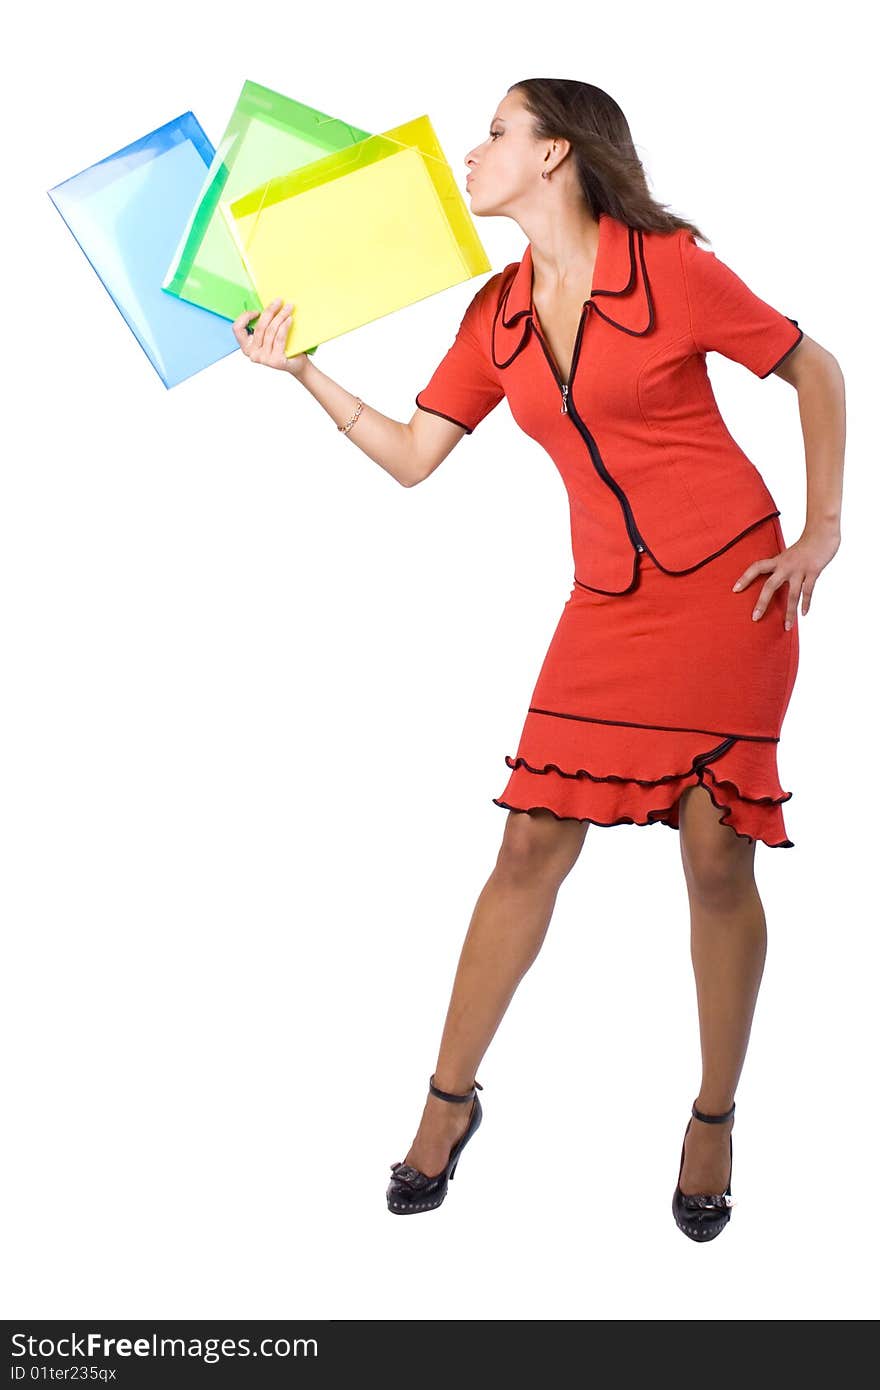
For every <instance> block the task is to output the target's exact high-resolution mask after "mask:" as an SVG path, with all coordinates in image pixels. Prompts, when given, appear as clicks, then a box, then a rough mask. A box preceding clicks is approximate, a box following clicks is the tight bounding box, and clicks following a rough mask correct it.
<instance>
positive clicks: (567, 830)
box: [495, 807, 589, 883]
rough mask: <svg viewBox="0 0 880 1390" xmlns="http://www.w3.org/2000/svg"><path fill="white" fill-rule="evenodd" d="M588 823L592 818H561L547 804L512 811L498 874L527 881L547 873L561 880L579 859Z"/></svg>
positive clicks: (505, 829) (499, 859)
mask: <svg viewBox="0 0 880 1390" xmlns="http://www.w3.org/2000/svg"><path fill="white" fill-rule="evenodd" d="M588 826H589V822H588V821H579V820H575V819H573V818H571V819H569V818H565V819H560V818H559V817H557V816H555V815H554V814H553V812H552V811H549V810H547V809H546V808H544V807H539V808H537V809H536V810H534V811H509V812H508V814H507V824H506V825H505V827H504V836H503V839H502V841H501V847H500V849H499V851H498V859H497V862H496V866H495V869H496V873H500V874H503V875H504V876H506V877H508V878H510V879H514V880H521V881H524V882H533V881H534V880H535V878H536V877H537V876H539V875H544V876H546V877H551V878H553V879H555V880H556V881H558V882H560V883H561V881H562V879H564V878H565V876H566V874H567V873H569V872H570V870H571V869H572V868H573V867H574V865H575V863H576V862H577V858H578V855H579V854H580V852H581V849H582V848H583V843H584V840H585V838H586V834H587V829H588Z"/></svg>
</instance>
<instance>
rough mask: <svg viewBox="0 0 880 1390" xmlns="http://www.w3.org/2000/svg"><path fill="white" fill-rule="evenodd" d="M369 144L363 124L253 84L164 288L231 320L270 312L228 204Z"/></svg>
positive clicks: (243, 96)
mask: <svg viewBox="0 0 880 1390" xmlns="http://www.w3.org/2000/svg"><path fill="white" fill-rule="evenodd" d="M367 138H368V132H367V131H365V130H360V129H359V128H358V127H357V126H353V125H349V124H348V123H347V122H345V121H341V120H337V119H336V118H335V117H334V116H328V115H326V114H325V113H324V112H323V111H316V110H315V109H314V107H311V106H305V105H304V104H303V103H302V102H299V101H294V100H293V99H292V98H291V97H285V96H282V95H281V94H280V93H279V92H273V91H271V90H270V89H269V88H268V87H261V86H259V85H258V83H256V82H245V84H244V86H243V87H242V89H241V93H240V95H239V98H238V101H237V102H236V105H235V110H234V111H233V113H232V115H231V117H230V119H229V123H228V125H227V127H226V130H225V133H224V135H223V138H222V140H221V141H220V143H219V145H218V146H217V152H216V155H215V156H214V159H213V160H212V162H211V165H210V167H209V169H208V173H207V176H206V178H205V182H204V185H203V187H202V189H201V192H200V194H199V197H198V199H197V201H196V203H195V206H194V208H193V210H192V214H191V216H190V218H189V220H188V222H187V224H186V228H185V230H184V232H183V236H182V237H181V240H180V243H179V245H178V247H177V250H176V252H175V253H174V257H173V259H172V261H171V263H170V265H169V267H168V271H167V274H166V276H165V279H164V280H163V282H162V289H163V290H166V291H167V292H168V293H169V294H173V295H177V297H178V298H179V299H185V300H188V301H189V303H190V304H198V305H200V306H201V308H203V309H210V310H211V311H212V312H213V313H215V314H220V315H221V316H222V317H223V318H226V319H235V318H237V317H238V315H239V314H241V313H243V311H244V310H245V309H252V310H254V311H258V310H260V309H262V308H264V307H265V306H264V305H263V304H262V302H261V300H260V297H259V295H258V293H257V291H256V289H255V287H254V285H253V282H252V280H251V278H250V276H249V275H248V272H247V270H246V269H245V267H244V264H243V263H242V258H241V254H240V252H239V249H238V247H237V245H236V243H235V240H234V239H233V237H232V236H231V235H230V232H229V228H228V226H227V224H226V220H225V218H224V217H223V216H222V212H221V204H222V203H226V202H229V200H230V199H233V198H238V197H241V196H242V195H244V194H246V193H249V192H250V191H251V189H253V188H255V187H257V186H259V185H261V184H263V183H265V182H266V181H267V180H268V179H271V178H274V177H276V176H277V175H282V174H288V173H290V172H291V170H294V169H299V168H302V166H303V165H306V164H310V163H311V162H312V160H316V159H322V158H324V157H325V156H326V155H328V154H332V153H335V152H336V151H337V150H342V149H345V148H347V147H348V146H349V145H354V144H356V143H357V142H358V141H361V140H365V139H367ZM270 298H271V295H270Z"/></svg>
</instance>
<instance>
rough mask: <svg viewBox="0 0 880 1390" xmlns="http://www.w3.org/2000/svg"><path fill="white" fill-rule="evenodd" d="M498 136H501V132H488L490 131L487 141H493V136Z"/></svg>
mask: <svg viewBox="0 0 880 1390" xmlns="http://www.w3.org/2000/svg"><path fill="white" fill-rule="evenodd" d="M500 134H501V131H500V130H490V131H489V139H490V140H494V139H495V136H496V135H500Z"/></svg>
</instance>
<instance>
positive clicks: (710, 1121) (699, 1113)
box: [691, 1101, 736, 1125]
mask: <svg viewBox="0 0 880 1390" xmlns="http://www.w3.org/2000/svg"><path fill="white" fill-rule="evenodd" d="M735 1109H736V1101H734V1102H733V1105H732V1106H731V1107H730V1109H729V1110H725V1112H724V1114H723V1115H707V1113H706V1111H705V1110H698V1109H697V1103H696V1101H694V1103H693V1105H692V1106H691V1114H692V1115H693V1116H694V1117H695V1119H697V1120H704V1121H705V1122H706V1124H707V1125H720V1124H723V1122H724V1121H725V1120H729V1119H730V1117H731V1115H732V1114H733V1112H734V1110H735Z"/></svg>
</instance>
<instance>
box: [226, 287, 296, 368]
mask: <svg viewBox="0 0 880 1390" xmlns="http://www.w3.org/2000/svg"><path fill="white" fill-rule="evenodd" d="M258 313H259V317H258V318H257V322H256V323H255V324H254V326H253V328H249V327H248V324H249V323H250V321H251V320H252V319H253V318H255V317H256V316H257V314H258ZM292 316H293V305H292V304H287V303H285V301H284V300H282V299H273V300H272V302H271V303H270V304H267V305H266V307H265V309H263V310H262V311H261V312H260V311H259V310H245V312H244V313H243V314H239V316H238V318H237V319H236V320H235V321H234V323H233V325H232V331H233V333H234V334H235V339H236V342H237V343H238V344H239V346H240V348H241V350H242V352H243V353H244V354H245V356H246V357H248V358H250V360H251V362H258V363H262V364H263V365H264V366H268V367H285V366H286V365H287V358H286V357H285V356H284V349H285V346H286V344H287V335H288V333H289V331H290V321H291V318H292Z"/></svg>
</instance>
